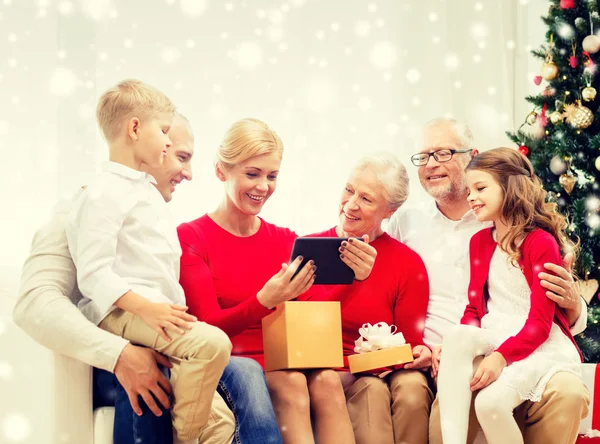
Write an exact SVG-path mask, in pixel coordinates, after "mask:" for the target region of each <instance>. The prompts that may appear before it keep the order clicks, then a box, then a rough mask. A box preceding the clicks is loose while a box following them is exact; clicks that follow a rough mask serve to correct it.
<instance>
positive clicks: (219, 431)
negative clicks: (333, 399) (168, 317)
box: [13, 114, 281, 444]
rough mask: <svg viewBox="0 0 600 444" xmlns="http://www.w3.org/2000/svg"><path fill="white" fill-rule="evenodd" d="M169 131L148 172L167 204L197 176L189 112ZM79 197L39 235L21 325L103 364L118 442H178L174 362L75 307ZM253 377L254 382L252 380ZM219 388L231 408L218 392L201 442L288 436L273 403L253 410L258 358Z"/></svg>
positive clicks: (97, 382)
mask: <svg viewBox="0 0 600 444" xmlns="http://www.w3.org/2000/svg"><path fill="white" fill-rule="evenodd" d="M169 137H170V139H171V142H172V146H171V148H170V149H169V151H168V152H167V155H166V156H165V160H164V163H163V165H161V166H160V167H157V168H156V169H153V170H150V169H149V170H148V171H147V172H148V173H150V174H151V175H152V176H154V178H155V179H156V181H157V184H156V187H157V189H158V191H159V192H160V193H161V195H162V197H163V198H164V199H165V201H166V202H169V201H170V200H171V198H172V193H173V192H174V191H175V187H176V186H177V185H178V184H179V183H181V182H182V181H183V180H192V169H191V163H190V162H191V159H192V156H193V154H194V138H193V133H192V129H191V127H190V125H189V123H188V121H187V119H185V117H183V116H182V115H180V114H176V115H175V117H174V119H173V123H172V126H171V129H170V131H169ZM78 194H79V193H77V195H78ZM75 198H76V196H74V198H73V199H71V200H70V201H68V202H63V203H61V204H60V205H59V206H58V207H57V211H56V214H55V216H54V217H53V219H52V220H51V221H50V222H49V223H48V224H47V225H46V226H44V227H43V228H42V229H41V230H40V231H38V232H37V233H36V236H35V237H34V241H33V246H32V252H31V255H30V257H29V258H28V259H27V261H26V262H25V265H24V268H23V275H22V279H21V290H20V297H19V300H18V301H17V304H16V306H15V309H14V313H13V316H14V320H15V323H16V324H17V325H19V326H20V327H21V328H22V329H24V330H25V331H26V332H27V333H28V334H29V335H30V336H32V337H33V338H34V339H35V340H36V341H38V342H39V343H41V344H42V345H45V346H46V347H48V348H50V349H52V350H54V351H56V352H58V353H61V354H64V355H66V356H70V357H72V358H74V359H78V360H80V361H83V362H85V363H87V364H89V365H92V366H94V367H95V370H94V389H95V393H94V398H95V404H96V406H99V405H107V404H111V405H112V404H114V405H115V408H116V412H115V430H114V442H115V444H130V443H131V444H133V443H138V442H144V443H147V444H170V443H171V442H172V440H173V436H172V427H171V419H170V414H169V411H168V409H169V407H170V401H169V395H170V394H171V386H170V384H169V380H168V378H167V377H166V376H165V375H164V374H163V373H162V372H161V370H160V369H159V367H158V365H157V364H159V365H162V366H164V367H167V368H168V367H171V365H170V363H169V361H168V360H167V359H166V358H165V357H164V356H162V355H160V354H159V353H157V352H155V351H154V350H151V349H146V348H143V347H138V346H135V345H132V344H131V343H129V342H128V341H127V340H125V339H123V338H121V337H118V336H115V335H112V334H110V333H108V332H106V331H104V330H101V329H100V328H98V327H97V326H95V325H94V324H92V323H91V322H89V321H88V320H87V319H86V318H85V317H84V316H83V315H82V314H81V312H80V311H79V310H78V309H77V307H76V305H75V304H76V303H77V301H78V300H79V299H80V298H81V295H80V293H79V291H78V289H77V285H76V270H75V266H74V265H73V261H72V260H71V257H70V255H69V251H68V247H67V241H66V235H65V233H64V226H65V219H66V216H67V215H68V213H69V211H70V209H71V207H72V205H73V203H74V200H75ZM250 382H252V387H249V386H248V384H249V383H250ZM261 384H262V385H261ZM261 388H262V391H261ZM219 391H221V392H222V393H223V396H224V397H226V398H227V399H228V403H229V406H228V405H227V404H226V403H225V401H224V400H223V398H222V397H221V396H220V395H219V394H217V393H215V396H214V398H213V414H211V415H210V419H209V423H208V425H207V426H206V427H205V429H204V430H203V433H202V436H201V439H200V442H211V443H229V442H231V441H232V439H233V436H234V431H235V436H236V439H239V441H238V442H259V441H260V442H263V441H264V438H265V437H270V438H271V439H272V440H271V441H267V442H275V443H278V442H281V437H280V435H279V431H278V427H277V423H276V420H275V416H274V413H273V412H272V407H271V412H270V413H271V414H268V413H269V412H268V411H267V412H262V411H261V415H260V417H258V418H255V417H254V416H253V413H252V410H251V409H245V407H246V406H247V405H248V404H249V403H251V402H255V401H256V398H257V397H258V396H261V395H262V392H264V394H265V396H266V397H267V400H268V392H267V388H266V383H265V382H264V375H263V374H262V370H261V369H260V367H259V366H258V365H257V364H255V363H254V362H253V361H252V360H245V359H242V358H237V359H232V360H231V362H230V364H229V365H228V366H227V368H226V369H225V372H224V373H223V377H222V378H221V382H220V384H219ZM139 397H141V398H142V400H143V401H144V402H143V403H140V402H139ZM258 402H261V404H264V402H262V401H258ZM268 407H270V401H269V404H268ZM232 410H233V412H232ZM267 410H268V409H267ZM134 412H135V415H134V414H133V413H134ZM150 412H151V413H153V414H150ZM234 413H235V416H236V417H237V419H238V424H237V429H236V427H235V426H236V425H235V419H234ZM245 430H247V431H246V432H245ZM250 430H251V432H250ZM240 435H244V436H243V437H240Z"/></svg>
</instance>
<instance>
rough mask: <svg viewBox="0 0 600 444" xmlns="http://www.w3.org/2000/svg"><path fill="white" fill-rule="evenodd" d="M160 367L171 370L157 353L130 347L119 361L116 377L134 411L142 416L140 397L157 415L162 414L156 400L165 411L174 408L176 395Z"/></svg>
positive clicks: (128, 346)
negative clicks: (173, 395)
mask: <svg viewBox="0 0 600 444" xmlns="http://www.w3.org/2000/svg"><path fill="white" fill-rule="evenodd" d="M158 364H161V365H163V366H164V367H167V368H171V367H173V365H172V364H171V363H170V362H169V360H168V359H167V358H166V357H165V356H163V355H161V354H160V353H158V352H157V351H155V350H152V349H150V348H145V347H138V346H135V345H131V344H127V345H126V346H125V348H124V349H123V351H122V352H121V354H120V355H119V359H118V360H117V365H116V366H115V376H116V377H117V379H118V380H119V382H120V383H121V385H122V386H123V388H124V389H125V391H126V392H127V396H128V397H129V402H130V403H131V407H132V408H133V411H134V412H135V413H136V414H137V415H138V416H139V415H141V414H142V409H141V408H140V404H139V400H138V396H141V397H142V399H143V400H144V402H145V403H146V405H147V406H148V408H149V409H150V410H151V411H152V413H154V414H155V415H156V416H161V415H162V411H161V410H160V408H159V407H158V405H157V404H156V401H155V400H154V398H153V397H152V395H154V396H155V397H156V399H158V401H159V402H160V403H161V404H162V406H163V407H164V408H165V409H168V408H169V407H170V403H169V398H168V395H169V394H171V393H172V389H171V384H170V383H169V380H168V379H167V378H166V377H165V375H163V374H162V373H161V371H160V369H159V368H158Z"/></svg>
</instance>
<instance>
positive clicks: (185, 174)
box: [146, 114, 194, 202]
mask: <svg viewBox="0 0 600 444" xmlns="http://www.w3.org/2000/svg"><path fill="white" fill-rule="evenodd" d="M169 137H170V139H171V142H172V145H171V146H170V147H169V148H168V149H167V155H166V156H165V160H164V162H163V164H162V165H160V166H156V167H147V168H146V170H147V172H148V173H149V174H151V175H152V176H154V178H155V179H156V182H157V183H156V188H157V189H158V191H159V192H160V194H161V195H162V197H163V198H164V199H165V201H166V202H170V201H171V199H172V198H173V193H174V192H175V187H176V186H177V185H179V184H180V183H181V182H183V181H184V180H192V164H191V160H192V156H193V155H194V134H193V132H192V128H191V126H190V124H189V122H188V121H187V120H186V119H185V118H183V117H181V116H179V115H178V114H176V115H175V117H174V118H173V123H172V125H171V129H170V131H169Z"/></svg>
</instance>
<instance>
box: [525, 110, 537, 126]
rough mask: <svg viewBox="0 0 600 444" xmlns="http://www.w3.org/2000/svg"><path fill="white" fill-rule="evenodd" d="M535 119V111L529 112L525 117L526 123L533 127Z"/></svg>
mask: <svg viewBox="0 0 600 444" xmlns="http://www.w3.org/2000/svg"><path fill="white" fill-rule="evenodd" d="M536 119H537V113H536V112H535V111H531V112H530V113H529V115H528V116H527V123H528V124H530V125H533V124H534V123H535V120H536Z"/></svg>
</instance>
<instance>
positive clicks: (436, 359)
mask: <svg viewBox="0 0 600 444" xmlns="http://www.w3.org/2000/svg"><path fill="white" fill-rule="evenodd" d="M441 358H442V346H441V345H440V346H439V347H436V348H434V349H433V353H432V354H431V377H432V378H435V377H437V375H438V372H439V371H440V359H441Z"/></svg>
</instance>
